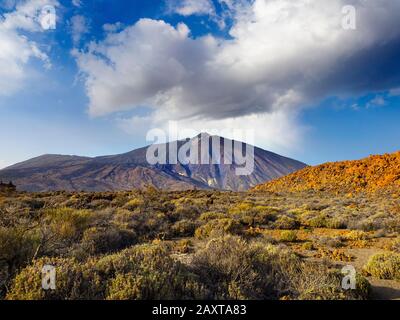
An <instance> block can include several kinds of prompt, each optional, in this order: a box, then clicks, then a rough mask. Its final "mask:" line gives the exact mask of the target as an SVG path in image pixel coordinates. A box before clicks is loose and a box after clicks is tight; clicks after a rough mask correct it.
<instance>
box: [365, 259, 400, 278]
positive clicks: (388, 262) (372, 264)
mask: <svg viewBox="0 0 400 320" xmlns="http://www.w3.org/2000/svg"><path fill="white" fill-rule="evenodd" d="M364 270H365V272H366V273H367V274H369V275H371V276H373V277H376V278H379V279H387V280H398V281H400V254H397V253H382V254H376V255H374V256H372V257H371V258H370V259H369V261H368V263H367V264H366V265H365V267H364Z"/></svg>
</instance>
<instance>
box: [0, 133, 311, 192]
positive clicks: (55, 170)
mask: <svg viewBox="0 0 400 320" xmlns="http://www.w3.org/2000/svg"><path fill="white" fill-rule="evenodd" d="M210 137H217V136H212V135H210V134H209V133H207V132H202V133H201V134H199V135H198V136H196V137H194V138H191V139H188V141H192V144H193V145H197V144H199V148H200V149H199V150H203V149H202V148H203V145H202V144H201V142H203V141H205V140H207V139H209V138H210ZM219 138H220V139H221V142H220V147H221V148H223V146H224V141H223V138H221V137H219ZM195 139H197V140H195ZM200 139H201V140H200ZM203 139H204V140H203ZM209 141H210V140H209ZM184 142H185V141H184V140H180V141H175V143H177V144H178V149H179V148H180V147H181V146H182V143H184ZM210 142H211V141H210ZM170 143H174V142H170ZM170 143H169V144H170ZM159 147H160V148H159V149H158V150H165V151H166V152H167V158H168V159H171V158H170V156H169V150H170V148H168V144H166V145H165V146H164V147H163V146H162V145H159ZM213 147H215V146H214V145H213V144H212V143H210V144H209V148H208V150H207V152H208V153H209V155H211V156H210V157H209V158H210V161H207V162H206V163H202V162H201V161H202V159H204V158H202V157H201V156H203V154H202V153H201V156H200V153H199V159H200V160H201V161H199V162H198V163H197V162H196V163H195V162H190V161H189V162H188V163H187V162H186V156H184V157H185V161H183V160H182V161H181V158H179V157H178V161H177V162H176V160H174V161H173V163H172V162H171V163H165V164H164V163H158V162H157V163H154V164H153V163H152V164H151V163H150V162H149V161H148V158H147V152H148V151H149V147H144V148H140V149H136V150H133V151H131V152H128V153H124V154H120V155H114V156H103V157H96V158H86V157H78V156H63V155H44V156H41V157H37V158H34V159H30V160H28V161H25V162H22V163H19V164H16V165H14V166H12V167H8V168H6V169H4V170H0V179H3V180H7V181H8V180H12V181H14V182H15V183H16V185H17V187H18V189H19V190H22V191H56V190H57V191H58V190H66V191H82V190H83V191H118V190H130V189H140V188H143V187H145V186H149V185H151V186H154V187H156V188H158V189H167V190H188V189H194V188H196V189H221V190H231V191H245V190H248V189H249V188H251V187H254V186H256V185H258V184H260V183H264V182H266V181H270V180H272V179H275V178H278V177H281V176H283V175H287V174H289V173H292V172H294V171H296V170H299V169H302V168H304V167H305V164H304V163H301V162H299V161H296V160H293V159H289V158H286V157H282V156H279V155H277V154H273V153H271V152H268V151H265V150H262V149H259V148H256V150H255V151H254V153H252V155H251V157H249V158H250V160H249V161H252V163H254V166H251V167H252V169H254V170H251V172H249V174H248V175H246V176H239V175H238V173H237V172H238V171H240V170H238V169H240V168H242V167H243V165H242V164H238V163H237V162H236V161H225V160H226V159H227V158H226V155H225V153H223V152H216V153H215V154H219V156H220V159H219V162H218V161H214V160H218V159H217V158H213V155H214V152H213V151H214V150H213V149H212V148H213ZM218 151H220V150H218ZM157 154H158V152H157ZM174 158H176V157H174ZM188 158H190V157H188ZM190 159H191V160H192V158H190ZM253 161H254V162H253ZM246 164H247V162H246ZM246 164H245V165H246Z"/></svg>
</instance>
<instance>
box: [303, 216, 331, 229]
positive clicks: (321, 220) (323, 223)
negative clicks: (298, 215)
mask: <svg viewBox="0 0 400 320" xmlns="http://www.w3.org/2000/svg"><path fill="white" fill-rule="evenodd" d="M327 223H328V221H327V218H326V216H325V215H323V214H321V215H319V216H317V217H314V218H312V219H310V220H309V221H308V225H309V226H310V227H312V228H326V227H327Z"/></svg>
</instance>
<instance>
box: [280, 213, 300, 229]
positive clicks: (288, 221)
mask: <svg viewBox="0 0 400 320" xmlns="http://www.w3.org/2000/svg"><path fill="white" fill-rule="evenodd" d="M274 228H275V229H281V230H296V229H299V228H300V222H299V221H298V220H296V219H293V218H291V217H288V216H280V217H279V218H278V220H276V221H275V223H274Z"/></svg>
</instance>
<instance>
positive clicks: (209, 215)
mask: <svg viewBox="0 0 400 320" xmlns="http://www.w3.org/2000/svg"><path fill="white" fill-rule="evenodd" d="M224 218H226V216H225V214H223V213H220V212H205V213H202V214H201V216H200V218H199V220H200V221H204V222H209V221H211V220H216V219H224Z"/></svg>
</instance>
